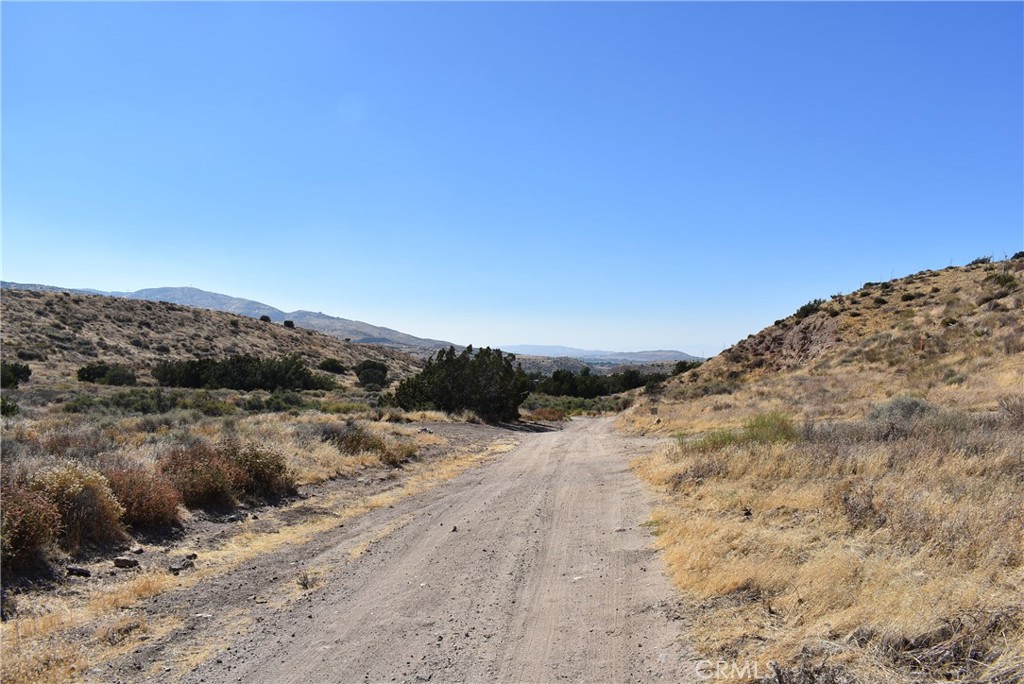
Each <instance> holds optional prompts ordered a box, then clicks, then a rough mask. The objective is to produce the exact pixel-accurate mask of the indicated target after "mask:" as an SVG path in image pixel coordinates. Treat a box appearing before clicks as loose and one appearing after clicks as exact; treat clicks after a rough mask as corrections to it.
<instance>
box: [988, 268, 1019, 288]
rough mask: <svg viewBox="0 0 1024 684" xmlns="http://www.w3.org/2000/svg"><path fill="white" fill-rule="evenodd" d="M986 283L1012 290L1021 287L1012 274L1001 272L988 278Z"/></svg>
mask: <svg viewBox="0 0 1024 684" xmlns="http://www.w3.org/2000/svg"><path fill="white" fill-rule="evenodd" d="M985 282H991V283H995V284H996V285H999V286H1000V287H1008V288H1011V289H1012V288H1015V287H1017V286H1018V285H1020V283H1019V282H1018V281H1017V279H1016V278H1014V277H1013V274H1012V273H1007V272H1006V271H1000V272H999V273H993V274H992V275H990V276H988V277H987V278H985Z"/></svg>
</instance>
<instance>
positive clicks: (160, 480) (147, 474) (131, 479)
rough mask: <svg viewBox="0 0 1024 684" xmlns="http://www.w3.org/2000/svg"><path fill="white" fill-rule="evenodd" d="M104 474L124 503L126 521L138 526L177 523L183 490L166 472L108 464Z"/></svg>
mask: <svg viewBox="0 0 1024 684" xmlns="http://www.w3.org/2000/svg"><path fill="white" fill-rule="evenodd" d="M103 474H104V475H105V476H106V478H107V482H109V483H110V489H111V490H112V491H113V492H114V496H115V497H117V500H118V501H120V502H121V505H122V506H124V517H123V518H122V519H123V520H124V522H125V524H127V525H129V526H131V527H134V528H136V529H148V528H157V527H169V526H172V525H177V524H178V522H179V517H178V505H179V504H180V503H181V494H179V493H178V490H177V489H175V487H174V483H173V482H171V480H170V478H168V477H167V476H166V475H164V474H162V473H158V472H154V471H152V470H150V469H149V468H146V467H145V466H142V465H137V466H122V467H116V468H108V469H105V470H104V471H103Z"/></svg>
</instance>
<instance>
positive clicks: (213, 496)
mask: <svg viewBox="0 0 1024 684" xmlns="http://www.w3.org/2000/svg"><path fill="white" fill-rule="evenodd" d="M158 467H159V470H160V472H161V473H162V474H163V475H165V476H166V477H167V478H168V479H169V480H170V481H171V482H172V483H173V484H174V488H175V489H177V490H178V493H179V494H181V498H182V501H184V502H185V505H186V506H188V507H189V508H215V507H220V506H232V505H234V503H235V492H236V491H238V490H239V489H240V486H239V485H240V484H242V483H243V482H244V481H245V479H246V475H245V473H244V472H243V471H242V469H241V468H239V467H238V466H237V465H236V464H234V463H232V462H231V459H229V458H227V456H226V455H225V454H224V453H222V452H220V451H218V450H217V449H215V448H214V447H213V446H212V445H210V444H209V443H207V442H203V441H194V442H191V443H187V444H179V445H176V446H175V447H173V448H171V449H170V450H169V451H167V452H166V453H164V454H163V455H162V456H161V457H160V458H159V459H158Z"/></svg>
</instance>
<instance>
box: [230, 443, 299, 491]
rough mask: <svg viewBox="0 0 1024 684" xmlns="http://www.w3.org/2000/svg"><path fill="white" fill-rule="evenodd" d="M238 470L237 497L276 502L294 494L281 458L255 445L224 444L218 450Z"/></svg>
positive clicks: (292, 478) (270, 450)
mask: <svg viewBox="0 0 1024 684" xmlns="http://www.w3.org/2000/svg"><path fill="white" fill-rule="evenodd" d="M218 451H219V452H221V453H223V454H224V455H225V456H226V457H227V459H228V460H230V461H231V462H232V463H233V464H234V465H235V467H236V468H237V469H238V471H239V474H240V477H239V479H238V480H236V485H237V487H238V489H239V493H241V494H246V495H249V496H255V497H260V498H277V497H281V496H288V495H291V494H294V493H295V477H294V475H293V474H292V473H291V471H290V469H289V468H288V464H287V462H286V461H285V458H284V455H283V454H281V453H280V452H278V451H274V450H272V449H268V448H266V447H264V446H260V445H258V444H253V443H249V444H242V443H240V442H238V441H236V440H228V441H226V442H224V443H223V444H221V445H220V446H219V447H218Z"/></svg>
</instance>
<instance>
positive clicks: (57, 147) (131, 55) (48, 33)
mask: <svg viewBox="0 0 1024 684" xmlns="http://www.w3.org/2000/svg"><path fill="white" fill-rule="evenodd" d="M1022 9H1024V5H1022V4H1021V3H907V4H894V3H873V2H865V3H843V4H829V3H757V4H746V3H642V4H641V3H558V4H550V3H503V4H484V3H444V4H432V3H414V4H405V3H383V4H374V3H369V4H363V3H309V4H297V3H284V4H277V3H274V4H270V3H226V4H211V3H168V4H163V3H161V4H154V3H110V4H85V3H58V4H45V3H24V4H22V3H13V4H12V3H9V2H7V3H4V4H3V6H2V17H0V19H2V98H3V99H2V117H3V118H2V134H3V138H2V144H3V159H2V162H3V163H2V171H3V236H2V239H3V260H2V265H3V278H4V279H6V280H14V281H19V282H40V283H46V284H53V285H60V286H64V287H90V288H97V289H103V290H135V289H140V288H144V287H158V286H173V285H193V286H195V287H199V288H203V289H207V290H212V291H216V292H222V293H225V294H231V295H235V296H241V297H247V298H251V299H257V300H260V301H263V302H266V303H268V304H271V305H273V306H276V307H278V308H281V309H284V310H286V311H290V310H295V309H300V308H302V309H311V310H314V311H323V312H325V313H329V314H333V315H338V316H344V317H349V318H356V319H360V320H365V321H368V322H371V323H374V324H378V325H385V326H389V327H393V328H398V329H400V330H403V331H406V332H409V333H412V334H416V335H421V336H429V337H437V338H442V339H448V340H452V341H454V342H458V343H474V344H477V345H492V346H493V345H502V344H530V343H532V344H565V345H572V346H579V347H588V348H604V349H617V350H636V349H645V348H646V349H650V348H676V349H682V350H684V351H688V352H690V353H694V354H701V353H704V354H711V353H713V352H716V351H718V350H719V349H720V348H722V347H723V346H726V345H728V344H731V343H732V342H734V341H736V340H738V339H741V338H743V337H745V336H746V335H747V334H749V333H751V332H756V331H757V330H759V329H760V328H762V327H764V326H765V325H769V324H770V323H771V322H772V321H774V320H775V319H777V318H781V317H783V316H785V315H788V314H789V313H791V312H792V311H794V310H795V309H796V308H797V307H798V306H800V305H801V304H803V303H804V302H806V301H807V300H809V299H812V298H814V297H827V296H828V295H831V294H833V293H835V292H839V291H845V292H848V291H850V290H853V289H855V288H857V287H859V286H860V284H861V283H863V282H864V281H866V280H884V279H888V278H890V277H892V276H899V275H905V274H908V273H911V272H914V271H918V270H922V269H926V268H940V267H944V266H947V265H950V264H962V263H966V262H967V261H970V260H971V259H973V258H975V257H978V256H982V255H993V256H995V257H997V258H1002V257H1003V256H1004V255H1006V254H1012V253H1014V252H1016V251H1018V250H1021V249H1024V227H1022V225H1024V123H1022V122H1024V105H1022V101H1024V94H1022V90H1024V73H1022V61H1024V44H1022V36H1024V12H1022Z"/></svg>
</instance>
